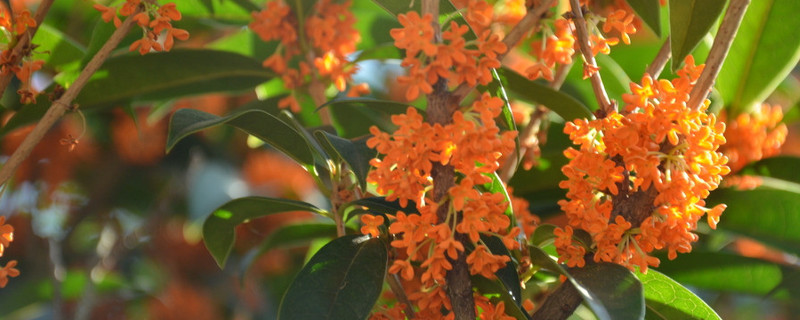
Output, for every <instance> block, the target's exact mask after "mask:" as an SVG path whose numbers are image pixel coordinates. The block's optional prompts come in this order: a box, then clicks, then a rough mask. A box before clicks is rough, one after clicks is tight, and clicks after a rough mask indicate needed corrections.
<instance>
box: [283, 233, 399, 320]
mask: <svg viewBox="0 0 800 320" xmlns="http://www.w3.org/2000/svg"><path fill="white" fill-rule="evenodd" d="M387 262H388V252H387V249H386V244H384V243H383V240H381V239H377V238H372V239H370V238H369V236H357V235H348V236H344V237H341V238H336V239H334V240H333V241H331V242H330V243H328V244H327V245H325V246H324V247H322V248H321V249H320V250H319V251H317V253H316V254H315V255H314V256H313V257H312V258H311V260H309V261H308V263H307V264H306V265H305V267H303V269H302V270H301V271H300V273H299V274H298V275H297V278H295V280H294V282H293V283H292V285H291V286H290V287H289V290H288V291H286V295H284V297H283V300H282V301H281V305H280V309H279V311H278V319H281V320H290V319H301V320H303V319H308V320H318V319H320V320H321V319H331V320H334V319H366V318H367V316H368V315H369V313H370V311H371V310H372V307H373V305H374V304H375V301H377V300H378V296H379V295H380V293H381V289H382V288H383V279H384V276H385V275H386V264H387Z"/></svg>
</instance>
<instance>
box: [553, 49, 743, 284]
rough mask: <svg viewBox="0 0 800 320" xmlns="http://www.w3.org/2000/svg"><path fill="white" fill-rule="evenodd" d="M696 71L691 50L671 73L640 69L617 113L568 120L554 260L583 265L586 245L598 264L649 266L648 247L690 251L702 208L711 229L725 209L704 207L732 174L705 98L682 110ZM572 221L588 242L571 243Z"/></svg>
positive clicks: (721, 125)
mask: <svg viewBox="0 0 800 320" xmlns="http://www.w3.org/2000/svg"><path fill="white" fill-rule="evenodd" d="M702 69H703V65H700V66H695V65H694V60H693V59H692V58H691V56H690V57H688V58H687V59H686V65H685V66H684V68H683V69H681V70H680V71H679V72H678V75H679V78H677V79H674V80H672V81H668V80H657V81H654V80H653V79H652V78H651V77H650V76H649V75H645V76H644V77H643V78H642V82H641V84H635V83H632V84H631V91H632V94H626V95H623V100H624V101H625V103H626V104H627V105H626V106H625V109H624V110H623V111H622V113H611V114H608V115H607V116H605V117H602V118H600V119H596V120H582V119H579V120H575V121H572V122H570V123H568V124H567V126H566V127H565V129H564V132H565V133H567V134H569V136H570V139H571V140H572V141H573V142H574V143H575V144H577V145H579V146H580V148H579V149H577V150H576V149H573V148H570V149H567V150H566V151H565V152H564V153H565V155H566V156H567V158H569V159H570V161H569V163H568V164H567V165H566V166H564V167H563V168H562V171H563V172H564V174H565V175H566V176H567V180H566V181H562V182H561V184H560V187H562V188H566V189H568V191H567V197H568V198H569V200H568V201H567V200H562V201H560V202H559V204H560V205H561V208H562V210H564V212H566V215H567V217H568V219H569V225H568V226H566V227H565V228H563V229H558V230H556V234H557V236H558V237H557V239H556V247H557V250H558V253H559V255H560V258H559V260H560V261H566V262H567V264H568V265H569V266H576V265H577V266H583V264H584V256H585V254H586V253H587V249H588V250H590V251H593V252H594V260H595V261H606V262H615V263H618V264H622V265H624V266H627V267H629V268H633V266H634V265H636V266H639V267H640V268H641V269H642V270H644V271H646V270H647V267H648V266H658V264H659V260H658V259H657V258H655V257H652V256H650V255H648V253H650V252H651V251H653V250H654V249H662V248H663V249H667V250H668V254H669V258H670V259H674V258H675V257H676V254H677V252H683V253H685V252H689V251H691V248H692V247H691V243H692V242H693V241H696V240H697V235H695V234H694V233H692V231H693V230H694V229H695V228H696V226H697V221H698V220H699V219H700V218H701V217H702V216H703V215H704V214H707V215H708V223H709V224H710V225H711V227H712V228H715V227H716V224H717V222H718V221H719V216H720V214H721V213H722V211H723V210H724V209H725V206H724V205H718V206H716V207H714V208H712V209H709V208H705V207H704V205H705V201H704V199H705V198H706V197H707V196H708V194H709V191H711V190H713V189H715V188H717V186H718V185H719V183H720V180H721V178H722V176H723V175H725V174H727V173H728V172H729V171H730V170H729V168H728V167H727V166H726V163H727V158H726V157H725V156H724V155H723V154H722V153H720V152H717V149H718V148H719V146H720V145H721V144H723V143H724V142H725V138H724V137H723V135H722V132H723V131H724V130H725V125H724V123H721V122H718V121H717V119H716V117H715V116H714V115H713V114H707V113H706V112H705V111H706V109H707V107H708V100H706V101H705V102H704V103H703V105H702V106H701V107H700V108H699V110H690V109H688V108H687V107H686V101H687V100H688V98H689V92H690V91H691V89H692V87H693V86H694V83H695V81H696V80H697V78H698V77H699V75H700V72H701V71H702ZM577 228H579V229H583V230H585V231H586V232H588V233H589V234H590V235H591V236H592V238H593V239H594V244H593V245H591V246H590V247H584V246H581V245H579V244H578V243H577V242H576V241H573V240H572V238H571V236H572V234H573V232H574V230H575V229H577Z"/></svg>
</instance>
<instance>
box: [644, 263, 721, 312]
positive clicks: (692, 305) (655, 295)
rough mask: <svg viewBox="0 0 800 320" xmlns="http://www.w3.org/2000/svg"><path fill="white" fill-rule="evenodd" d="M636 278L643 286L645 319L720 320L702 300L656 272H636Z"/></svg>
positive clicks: (650, 270) (651, 270)
mask: <svg viewBox="0 0 800 320" xmlns="http://www.w3.org/2000/svg"><path fill="white" fill-rule="evenodd" d="M636 277H637V278H639V281H641V282H642V285H643V286H644V299H645V305H646V307H647V314H645V319H664V320H667V319H721V318H720V317H719V316H718V315H717V313H716V312H714V310H713V309H711V307H709V306H708V305H707V304H706V303H705V302H704V301H703V300H702V299H700V298H699V297H698V296H696V295H695V294H694V293H692V292H691V291H689V290H688V289H686V288H684V287H683V286H682V285H680V284H679V283H677V282H675V280H672V279H670V278H669V277H667V276H665V275H663V274H661V273H659V272H658V271H655V270H653V269H649V270H648V271H647V274H643V273H641V272H636ZM720 279H721V278H720ZM718 281H719V279H718Z"/></svg>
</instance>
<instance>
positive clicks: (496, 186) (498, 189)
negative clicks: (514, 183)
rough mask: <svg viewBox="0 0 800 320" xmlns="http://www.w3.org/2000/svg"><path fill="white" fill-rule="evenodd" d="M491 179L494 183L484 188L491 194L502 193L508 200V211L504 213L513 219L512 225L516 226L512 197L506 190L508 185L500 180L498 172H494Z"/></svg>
mask: <svg viewBox="0 0 800 320" xmlns="http://www.w3.org/2000/svg"><path fill="white" fill-rule="evenodd" d="M490 177H491V178H492V182H489V183H486V184H484V185H483V187H484V188H485V189H486V191H488V192H490V193H500V194H502V195H503V197H504V198H505V199H506V203H508V206H506V211H504V212H503V213H504V214H505V215H506V216H507V217H508V218H509V219H511V225H516V224H517V223H516V221H517V220H516V216H514V208H513V207H512V206H511V196H510V195H509V194H508V189H507V188H506V184H505V183H503V180H502V179H500V175H498V174H497V172H493V173H492V174H491V175H490Z"/></svg>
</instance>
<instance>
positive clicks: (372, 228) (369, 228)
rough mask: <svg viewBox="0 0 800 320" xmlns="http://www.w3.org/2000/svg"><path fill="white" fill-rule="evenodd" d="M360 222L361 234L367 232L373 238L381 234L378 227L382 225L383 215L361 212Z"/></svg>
mask: <svg viewBox="0 0 800 320" xmlns="http://www.w3.org/2000/svg"><path fill="white" fill-rule="evenodd" d="M361 223H363V224H364V226H362V227H361V233H362V234H369V235H370V236H372V237H373V238H377V237H378V236H379V235H380V234H381V231H380V230H379V229H378V228H379V227H380V226H382V225H383V216H373V215H371V214H363V215H361Z"/></svg>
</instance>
